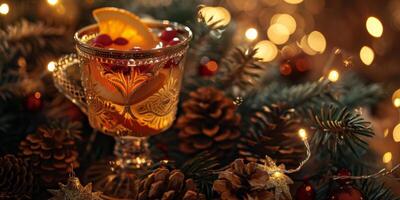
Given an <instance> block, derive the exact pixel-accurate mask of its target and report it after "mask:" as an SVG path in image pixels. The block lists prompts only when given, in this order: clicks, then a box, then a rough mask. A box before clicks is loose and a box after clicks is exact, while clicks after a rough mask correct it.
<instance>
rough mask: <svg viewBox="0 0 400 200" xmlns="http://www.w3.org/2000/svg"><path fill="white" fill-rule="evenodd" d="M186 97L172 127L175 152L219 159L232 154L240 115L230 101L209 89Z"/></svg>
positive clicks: (206, 88)
mask: <svg viewBox="0 0 400 200" xmlns="http://www.w3.org/2000/svg"><path fill="white" fill-rule="evenodd" d="M189 96H190V98H189V99H188V100H186V101H185V102H183V112H184V113H183V115H181V116H180V117H179V118H178V120H177V124H176V127H177V128H178V129H179V130H180V132H179V138H180V146H179V149H180V150H181V151H182V152H184V153H186V154H194V153H198V152H201V151H204V150H207V151H210V152H217V153H219V154H221V155H222V154H223V153H224V152H225V153H226V152H229V151H232V148H235V146H236V139H237V138H238V137H239V136H240V131H239V126H240V115H239V114H237V113H236V107H235V105H234V104H233V101H232V100H231V99H229V98H227V97H225V96H224V94H223V92H222V91H220V90H218V89H216V88H212V87H203V88H199V89H197V90H196V91H193V92H191V93H190V94H189Z"/></svg>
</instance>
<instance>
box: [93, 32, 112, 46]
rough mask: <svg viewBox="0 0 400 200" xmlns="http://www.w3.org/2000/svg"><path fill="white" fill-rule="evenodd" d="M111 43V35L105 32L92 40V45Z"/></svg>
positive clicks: (107, 44)
mask: <svg viewBox="0 0 400 200" xmlns="http://www.w3.org/2000/svg"><path fill="white" fill-rule="evenodd" d="M112 43H113V41H112V39H111V37H110V36H109V35H107V34H100V35H98V36H97V37H96V38H95V39H94V40H93V45H94V46H96V45H103V46H105V47H106V46H110V45H111V44H112Z"/></svg>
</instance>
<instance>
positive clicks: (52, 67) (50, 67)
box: [47, 61, 56, 72]
mask: <svg viewBox="0 0 400 200" xmlns="http://www.w3.org/2000/svg"><path fill="white" fill-rule="evenodd" d="M55 69H56V62H54V61H50V62H49V64H47V70H49V71H50V72H53V71H54V70H55Z"/></svg>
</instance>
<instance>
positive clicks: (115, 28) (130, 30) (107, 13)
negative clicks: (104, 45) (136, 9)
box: [93, 7, 158, 50]
mask: <svg viewBox="0 0 400 200" xmlns="http://www.w3.org/2000/svg"><path fill="white" fill-rule="evenodd" d="M93 17H94V18H95V20H96V21H97V23H98V25H99V29H100V33H101V34H103V33H104V34H108V35H109V36H110V37H111V38H112V39H116V38H118V37H123V38H125V39H127V40H128V41H129V43H128V44H126V45H123V46H119V47H118V46H116V47H115V48H117V49H119V50H128V49H131V48H133V47H140V48H142V49H151V48H154V47H155V46H156V45H157V43H158V41H157V38H156V37H155V36H154V35H153V34H152V33H151V32H150V29H149V28H148V27H147V26H146V25H145V24H143V23H142V22H141V20H140V18H139V17H138V16H136V15H135V14H133V13H131V12H129V11H127V10H124V9H120V8H114V7H105V8H98V9H96V10H94V11H93Z"/></svg>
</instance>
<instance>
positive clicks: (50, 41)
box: [0, 20, 66, 60]
mask: <svg viewBox="0 0 400 200" xmlns="http://www.w3.org/2000/svg"><path fill="white" fill-rule="evenodd" d="M65 32H66V29H65V28H64V27H55V26H49V25H45V24H44V23H42V22H37V23H33V22H29V21H27V20H21V21H20V22H18V23H16V24H14V25H10V26H7V27H6V29H4V30H0V41H1V42H0V53H1V54H2V55H3V56H4V57H5V59H7V60H11V59H13V58H14V57H15V56H17V55H18V56H25V57H32V56H34V53H39V52H41V50H43V49H46V50H47V51H50V52H53V53H54V52H58V51H64V50H65V40H60V39H61V38H62V37H63V36H64V34H65ZM42 53H43V52H42Z"/></svg>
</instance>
